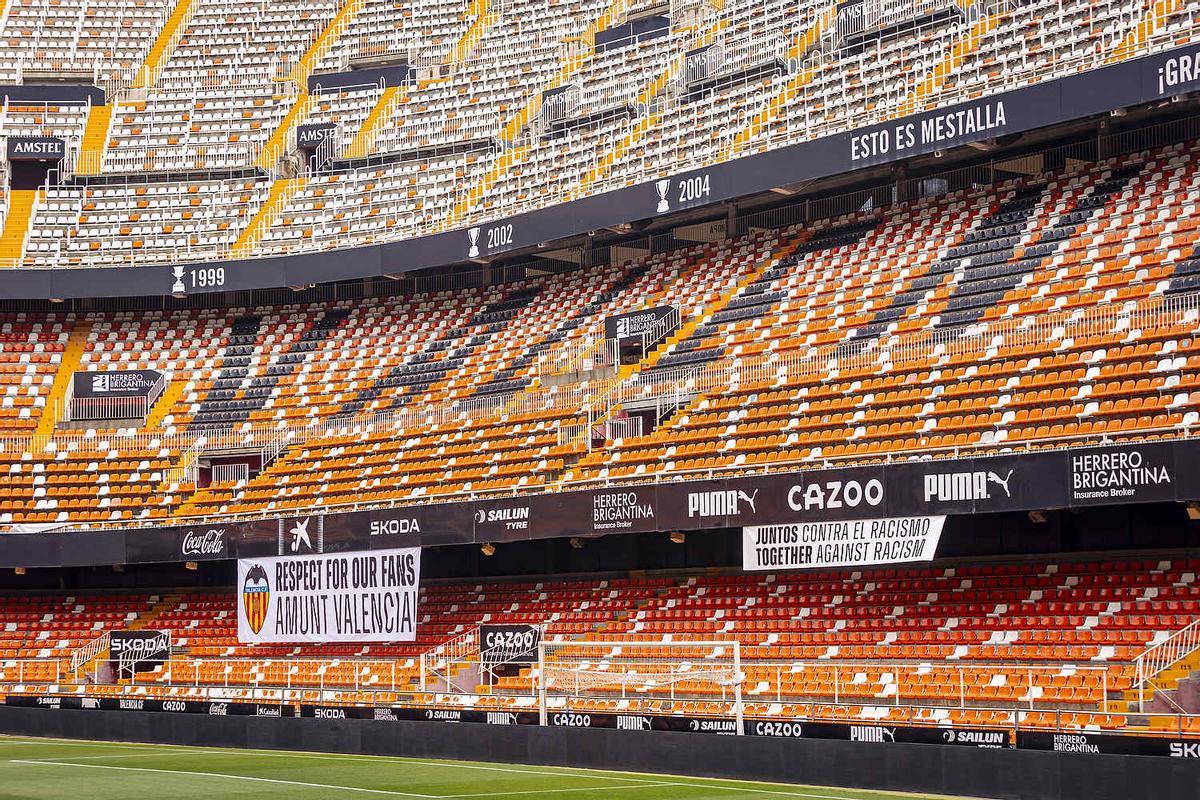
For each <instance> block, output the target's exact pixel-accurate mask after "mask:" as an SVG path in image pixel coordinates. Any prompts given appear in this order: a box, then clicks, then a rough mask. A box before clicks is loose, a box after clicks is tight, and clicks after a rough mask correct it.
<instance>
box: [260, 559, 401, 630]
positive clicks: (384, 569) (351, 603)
mask: <svg viewBox="0 0 1200 800" xmlns="http://www.w3.org/2000/svg"><path fill="white" fill-rule="evenodd" d="M420 578H421V549H420V548H419V547H408V548H402V549H395V550H374V551H371V552H361V553H337V554H331V553H326V554H322V555H309V556H285V557H280V558H245V559H239V560H238V582H237V585H238V590H239V592H240V593H241V594H240V596H239V597H238V604H237V607H238V641H239V642H241V643H242V644H268V643H275V642H411V641H413V640H414V639H415V638H416V635H417V583H418V582H419V581H420Z"/></svg>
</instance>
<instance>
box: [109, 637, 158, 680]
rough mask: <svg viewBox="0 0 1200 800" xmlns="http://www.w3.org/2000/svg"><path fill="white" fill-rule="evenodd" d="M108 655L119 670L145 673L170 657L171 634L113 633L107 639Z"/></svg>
mask: <svg viewBox="0 0 1200 800" xmlns="http://www.w3.org/2000/svg"><path fill="white" fill-rule="evenodd" d="M108 653H109V658H111V659H112V660H113V661H116V662H117V665H118V667H119V668H120V669H123V670H134V671H137V672H145V671H146V670H150V669H153V668H154V667H157V666H159V665H160V664H162V663H163V662H164V661H166V660H167V659H169V658H170V657H171V633H170V632H169V631H151V630H141V631H113V632H112V633H110V634H109V637H108Z"/></svg>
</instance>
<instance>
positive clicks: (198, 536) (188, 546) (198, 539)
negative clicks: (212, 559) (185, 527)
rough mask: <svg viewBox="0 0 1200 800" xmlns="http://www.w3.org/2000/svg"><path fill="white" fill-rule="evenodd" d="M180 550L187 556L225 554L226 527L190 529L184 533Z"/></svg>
mask: <svg viewBox="0 0 1200 800" xmlns="http://www.w3.org/2000/svg"><path fill="white" fill-rule="evenodd" d="M180 552H181V553H182V554H183V555H185V556H222V555H224V554H225V529H224V528H209V529H208V530H206V531H194V530H193V531H188V532H187V533H185V534H184V535H183V545H182V546H181V547H180Z"/></svg>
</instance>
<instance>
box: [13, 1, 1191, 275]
mask: <svg viewBox="0 0 1200 800" xmlns="http://www.w3.org/2000/svg"><path fill="white" fill-rule="evenodd" d="M1126 5H1127V4H1126V3H1123V2H1117V1H1116V0H1106V2H1103V3H1059V2H1053V3H1049V2H1021V3H1011V2H1009V0H999V1H998V2H990V1H989V2H981V3H967V4H961V5H955V4H952V3H940V2H930V3H924V4H918V6H920V8H919V9H918V10H916V11H914V12H913V16H912V18H911V19H908V20H907V21H904V20H902V22H903V24H900V25H898V26H893V27H892V28H888V29H886V30H883V31H867V32H865V33H863V34H861V35H859V34H855V35H849V36H847V35H837V33H838V32H837V31H836V30H835V27H836V26H835V25H834V22H833V20H834V16H835V15H834V4H822V3H804V4H801V6H800V7H797V6H796V5H795V4H786V3H784V4H770V3H768V4H767V5H766V6H765V7H764V6H762V5H761V4H758V3H728V4H721V8H720V9H719V10H718V9H716V7H715V6H711V7H710V6H708V5H707V4H700V6H701V8H704V9H708V11H706V12H702V13H700V14H699V15H698V16H696V15H692V16H688V17H687V18H686V20H685V19H681V20H678V21H675V22H673V23H671V25H670V26H669V27H667V28H665V29H664V28H651V29H650V30H652V31H653V33H652V34H646V35H635V36H633V37H632V38H629V39H617V40H615V45H614V42H613V41H608V40H605V39H604V38H603V37H601V39H600V40H599V41H601V44H599V45H597V44H596V42H597V41H598V39H597V37H598V36H600V35H601V34H602V33H606V32H608V31H610V30H620V29H621V28H620V26H621V25H623V24H633V23H629V22H628V21H629V20H633V21H634V22H636V21H637V20H639V19H643V18H644V17H642V16H638V15H639V14H643V13H644V11H643V10H639V9H637V8H632V7H626V6H625V4H624V3H621V2H617V3H614V4H611V5H609V4H605V3H591V4H585V6H584V7H580V8H577V7H576V6H574V5H570V4H563V3H556V2H554V3H551V2H540V3H532V4H514V3H496V4H491V3H484V2H475V3H472V4H470V5H469V6H468V7H465V8H464V7H463V6H461V5H460V4H455V3H430V4H428V5H427V6H426V5H422V6H420V7H418V8H414V9H411V10H407V11H404V12H401V11H399V10H397V9H394V8H385V7H383V5H382V4H374V3H367V2H355V1H354V0H351V2H347V3H344V4H341V5H338V4H333V3H326V4H323V5H317V6H313V5H311V4H305V5H297V4H283V5H279V4H276V5H275V6H272V8H271V9H270V11H269V12H267V11H264V10H263V9H261V8H259V7H254V8H253V9H252V10H247V9H242V7H241V6H238V5H236V4H229V3H228V2H224V1H222V2H216V1H215V0H214V1H213V2H203V0H200V1H199V2H195V1H189V0H184V2H181V3H180V4H179V5H178V6H176V7H175V8H174V9H172V10H171V11H170V15H169V16H167V17H165V18H164V16H163V15H164V14H166V13H167V9H165V8H164V9H157V10H155V11H152V10H151V8H150V7H141V6H139V10H138V11H137V12H136V13H134V12H130V14H131V15H133V16H134V17H136V18H137V20H139V21H138V22H129V24H128V25H124V24H122V25H120V26H118V28H117V30H116V31H114V32H112V33H111V35H112V36H113V37H115V41H114V42H113V43H112V45H110V46H109V47H107V48H105V47H97V50H98V51H101V53H102V55H101V54H100V53H98V54H97V55H96V56H95V57H94V59H95V60H94V62H91V63H93V65H95V66H96V69H97V70H99V71H100V72H102V73H103V74H104V75H105V76H108V77H107V78H106V80H110V81H112V82H113V86H114V87H115V88H114V90H113V91H115V94H113V92H111V91H110V94H111V95H112V97H111V99H110V102H108V103H106V104H105V105H102V106H96V107H94V108H92V109H90V110H89V109H76V110H72V111H70V112H69V113H68V116H70V117H72V118H75V117H78V116H80V115H84V116H86V117H87V123H88V125H87V127H88V130H87V131H80V130H78V126H77V125H76V126H74V128H72V129H68V130H65V131H64V135H63V138H65V139H66V140H67V141H68V147H69V150H70V152H71V153H72V154H73V155H72V156H70V157H69V158H68V159H67V160H66V161H65V162H64V165H63V167H62V175H63V176H67V177H70V176H73V175H74V176H92V175H97V174H104V175H106V176H112V179H111V180H106V181H105V182H104V183H102V184H96V183H94V182H91V181H87V180H81V179H73V180H68V181H67V182H65V183H61V184H58V185H53V186H47V187H46V188H45V189H44V190H43V192H42V194H40V195H38V196H37V197H36V198H32V199H33V200H34V202H33V209H32V223H31V228H32V231H31V234H30V236H29V237H28V245H27V246H25V247H16V248H15V249H14V248H9V249H8V250H7V251H6V252H5V254H4V257H5V258H8V259H12V260H13V261H16V262H21V263H25V264H27V265H30V266H46V265H63V266H70V265H103V264H113V263H145V264H151V263H171V262H173V261H175V260H177V259H179V258H181V257H183V258H186V259H187V260H191V261H195V260H204V259H218V258H228V257H230V256H245V255H257V254H262V255H277V254H281V253H294V252H302V251H311V250H314V249H329V248H337V247H350V246H357V245H364V244H372V243H378V242H383V241H389V240H395V239H399V238H405V237H411V236H416V235H421V234H426V233H431V232H436V231H440V230H444V229H446V228H448V227H454V226H456V225H459V224H462V223H464V222H475V223H477V222H480V221H485V220H489V219H496V218H498V217H501V216H505V215H510V214H513V213H517V212H519V211H523V210H529V209H531V208H537V207H545V206H547V205H549V204H552V203H554V202H557V201H559V200H563V199H570V198H576V197H580V196H586V195H591V194H596V193H598V192H601V191H604V190H606V189H610V188H613V187H616V186H625V185H630V184H632V183H635V182H638V181H647V180H652V179H654V178H656V177H659V176H661V175H667V174H670V173H671V172H674V171H677V170H678V169H680V168H681V166H682V165H686V166H687V167H689V168H693V167H699V166H703V165H706V164H710V163H717V162H720V161H724V160H728V159H729V158H732V157H736V156H738V155H742V154H746V153H751V152H758V151H762V150H764V149H767V148H773V147H779V146H781V145H783V144H787V143H793V142H797V141H804V140H809V139H812V138H815V137H818V136H821V135H827V134H829V133H833V132H840V131H845V130H848V129H849V128H851V127H855V126H860V125H864V124H868V123H870V122H873V121H884V120H887V119H891V118H894V117H896V116H899V115H903V114H908V113H913V112H914V111H918V110H921V109H925V108H931V107H936V106H938V105H946V104H949V103H952V102H958V101H960V100H963V99H969V98H977V97H981V96H986V95H989V94H994V93H996V92H999V91H1003V90H1004V89H1007V88H1011V87H1014V86H1017V85H1028V84H1029V83H1032V82H1037V81H1044V80H1049V79H1052V78H1054V77H1058V76H1061V75H1065V74H1071V73H1073V72H1076V71H1079V70H1081V69H1086V68H1088V67H1091V66H1098V65H1102V64H1104V63H1110V62H1112V61H1114V60H1122V59H1129V58H1133V57H1135V56H1139V55H1142V54H1145V53H1147V52H1153V51H1155V50H1156V49H1162V48H1165V47H1169V46H1172V45H1175V44H1178V43H1181V42H1185V41H1187V40H1188V37H1189V35H1190V32H1191V31H1193V30H1194V23H1195V20H1194V10H1193V9H1192V8H1190V7H1189V6H1188V5H1187V4H1182V3H1176V4H1154V6H1153V8H1152V9H1149V10H1144V11H1143V12H1141V13H1139V14H1136V15H1131V14H1129V13H1127V11H1128V10H1127V9H1126ZM1051 7H1052V9H1051ZM38 8H40V6H38ZM56 8H60V9H62V10H63V11H65V12H67V13H75V11H74V7H71V6H69V5H68V6H56ZM81 8H82V7H81ZM648 10H650V9H646V10H645V11H648ZM242 11H246V12H247V13H248V14H249V16H246V15H245V14H242ZM927 12H928V13H927ZM78 13H80V14H81V15H82V14H97V13H99V12H97V11H95V10H91V9H90V7H89V10H87V11H83V10H80V11H79V12H78ZM122 13H124V12H122ZM528 14H534V15H536V16H537V18H538V19H539V29H538V36H537V38H536V40H535V42H534V44H533V45H532V46H530V44H529V37H528V35H527V32H526V31H525V30H524V29H523V28H522V20H523V19H524V18H525V17H526V15H528ZM147 15H149V16H154V19H155V20H156V21H155V22H153V23H147V24H148V25H149V26H150V27H151V28H153V29H154V30H156V31H158V32H159V34H158V41H156V43H155V44H154V46H153V48H151V50H150V52H149V53H146V54H145V55H144V56H142V58H143V61H142V62H141V64H140V65H139V66H136V67H135V66H134V65H135V64H137V58H136V57H135V56H133V55H131V53H132V52H142V51H139V50H138V48H139V47H143V48H144V42H145V37H144V36H140V37H139V36H137V34H139V33H144V28H145V26H144V25H142V23H141V20H143V19H149V16H147ZM233 15H237V16H238V18H239V19H242V20H246V19H250V20H252V22H251V23H247V25H248V27H247V30H246V32H245V33H244V35H239V36H234V37H230V36H227V35H225V33H224V29H223V25H224V23H225V22H226V21H227V20H229V19H231V18H233ZM23 19H24V17H23V16H21V15H10V16H9V18H8V19H7V20H6V21H5V26H6V28H5V30H9V29H12V30H11V32H12V33H13V34H14V36H13V38H12V39H11V40H10V41H12V42H13V43H14V47H15V53H16V54H17V55H16V56H15V57H16V58H18V60H20V61H21V62H22V63H24V62H25V61H29V62H30V63H31V64H39V65H43V66H45V63H46V62H50V63H51V64H57V63H58V62H57V61H55V60H54V56H53V53H54V52H57V51H56V50H54V48H50V49H49V50H47V49H44V48H42V47H41V46H40V45H39V44H38V43H39V42H41V41H42V40H41V38H40V34H36V33H34V34H30V33H29V31H28V30H27V29H26V28H24V27H22V26H23V25H24V24H25V23H23V22H22V20H23ZM0 35H3V31H0ZM27 39H31V41H30V42H29V43H28V44H25V41H26V40H27ZM135 41H136V42H140V44H135ZM95 44H97V45H98V44H99V43H95ZM701 48H710V49H714V51H715V50H719V52H720V53H721V54H722V55H721V58H720V64H719V65H718V64H717V63H716V59H715V57H714V58H713V59H712V60H713V63H712V64H711V65H710V66H711V67H712V70H711V71H712V73H713V74H712V75H709V74H708V71H707V69H708V68H707V67H706V68H705V69H706V71H705V72H704V75H703V76H701V77H702V78H703V80H699V78H698V77H697V73H696V72H695V65H693V68H691V69H692V72H689V71H688V70H685V68H684V62H685V58H684V56H683V52H684V51H686V50H697V49H701ZM75 52H76V53H77V54H78V55H76V57H77V58H85V56H84V55H82V54H83V53H86V52H88V48H81V49H79V50H77V51H75ZM392 61H402V62H403V63H406V64H410V65H414V67H415V69H416V75H417V78H416V80H415V82H411V83H401V84H398V85H397V84H394V83H393V84H392V85H387V84H386V82H385V83H379V82H378V81H367V84H365V85H358V86H333V85H330V86H329V88H327V89H322V88H320V85H319V84H320V83H321V81H322V80H326V81H329V80H330V79H329V78H326V77H325V76H327V75H337V74H339V73H337V72H336V70H339V69H341V70H344V69H345V68H346V67H347V66H351V65H356V64H357V65H360V66H361V65H362V64H370V63H391V62H392ZM896 64H903V65H905V66H904V67H903V68H902V69H901V70H900V71H899V72H897V71H896V70H895V67H894V65H896ZM30 68H32V67H30ZM61 68H63V69H65V68H66V67H61ZM133 73H137V74H136V76H135V75H134V74H133ZM310 78H311V80H310ZM364 80H365V79H364ZM697 81H699V82H697ZM310 83H311V84H312V85H311V86H310V85H309V84H310ZM697 87H698V88H697ZM558 91H564V92H566V95H567V96H568V98H569V102H568V103H567V104H565V105H564V106H563V107H564V108H570V109H571V112H570V115H568V116H566V117H563V118H561V119H557V120H553V121H551V120H550V118H549V116H547V115H543V114H542V110H543V98H544V97H546V96H547V93H550V94H551V95H552V94H554V93H555V92H558ZM739 120H746V121H747V122H746V123H745V125H744V126H742V127H739V123H738V122H736V121H739ZM308 124H324V125H334V126H335V135H334V137H333V138H332V139H331V143H330V145H329V146H327V147H326V148H325V149H324V150H323V151H322V155H321V157H320V159H319V161H314V162H311V164H315V165H316V169H315V171H313V172H312V174H310V175H307V176H302V177H299V178H298V177H295V176H294V175H293V174H291V171H292V170H294V169H295V168H296V167H295V164H293V165H292V166H291V167H281V164H283V163H284V162H287V161H288V159H289V158H290V154H292V153H294V152H295V149H296V146H295V139H296V134H297V129H298V128H299V127H300V126H301V125H308ZM547 125H553V126H554V127H553V131H551V130H550V129H549V128H547V127H546V126H547ZM19 130H20V128H19V127H17V126H14V127H12V128H11V129H10V126H9V123H8V121H7V119H6V120H5V125H4V126H2V127H0V136H8V135H18V131H19ZM105 131H107V132H105ZM551 132H552V133H553V135H549V134H550V133H551ZM368 156H370V157H372V159H373V160H374V161H377V162H380V163H367V162H365V161H364V160H363V159H364V158H366V157H368ZM311 164H310V165H309V166H311ZM300 168H301V169H307V168H308V166H306V165H301V167H300ZM281 170H282V171H281ZM179 173H194V175H195V177H188V178H187V179H183V180H181V179H180V178H179V177H177V175H178V174H179ZM122 176H128V177H127V178H122Z"/></svg>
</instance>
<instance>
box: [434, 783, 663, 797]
mask: <svg viewBox="0 0 1200 800" xmlns="http://www.w3.org/2000/svg"><path fill="white" fill-rule="evenodd" d="M686 785H687V784H683V783H659V782H657V781H656V782H654V783H633V784H630V783H622V784H621V785H620V786H577V787H573V788H570V789H522V790H521V791H519V792H507V791H503V790H501V791H493V792H482V793H480V794H444V795H442V798H443V800H451V798H458V797H496V796H500V797H508V796H509V795H510V794H562V793H563V792H616V791H624V790H625V789H660V788H662V787H663V786H686Z"/></svg>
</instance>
